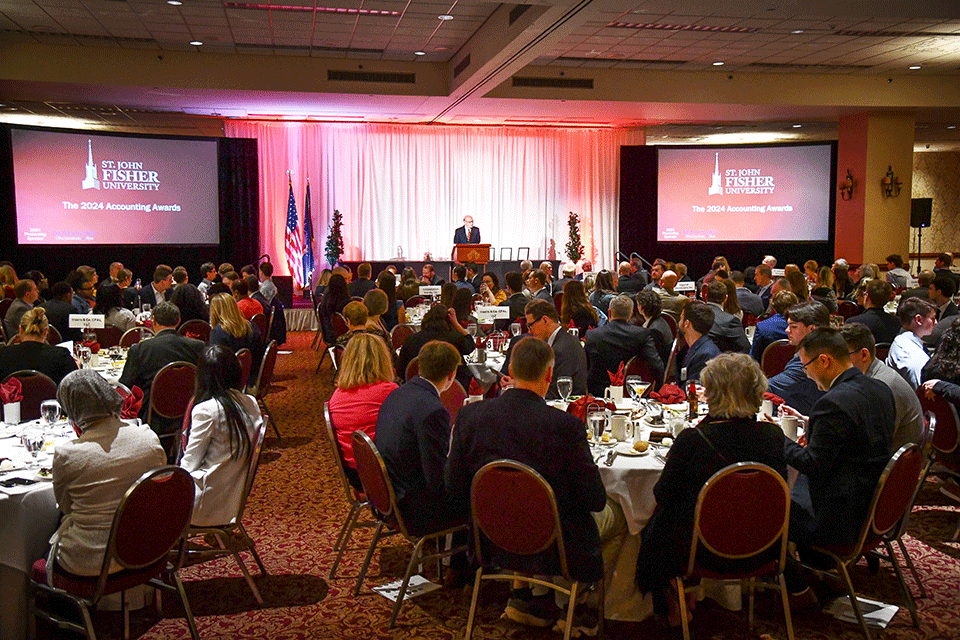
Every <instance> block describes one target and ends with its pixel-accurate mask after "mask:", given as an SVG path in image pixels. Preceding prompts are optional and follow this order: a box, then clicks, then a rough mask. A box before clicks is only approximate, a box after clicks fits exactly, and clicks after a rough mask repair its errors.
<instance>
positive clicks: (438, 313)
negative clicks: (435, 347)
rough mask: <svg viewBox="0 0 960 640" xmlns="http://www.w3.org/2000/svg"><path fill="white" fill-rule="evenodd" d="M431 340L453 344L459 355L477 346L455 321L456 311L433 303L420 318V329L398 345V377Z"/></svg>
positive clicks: (471, 350) (465, 353) (402, 375)
mask: <svg viewBox="0 0 960 640" xmlns="http://www.w3.org/2000/svg"><path fill="white" fill-rule="evenodd" d="M432 340H441V341H443V342H446V343H448V344H451V345H453V347H454V348H455V349H456V350H457V352H458V353H460V354H461V355H467V354H469V353H473V350H474V349H476V348H477V345H476V343H475V342H474V341H473V338H472V337H471V336H470V334H469V333H467V330H466V329H464V328H463V327H462V326H461V325H460V323H459V322H457V314H456V312H455V311H454V310H453V309H448V308H447V307H445V306H443V305H442V304H437V305H434V306H433V307H431V308H430V310H429V311H427V312H426V313H425V314H424V315H423V318H422V319H421V320H420V331H417V332H416V333H414V334H413V335H411V336H410V337H409V338H407V340H406V341H405V342H404V343H403V346H402V347H400V355H398V356H397V376H398V377H400V378H403V377H404V373H405V372H406V370H407V365H408V364H410V361H411V360H413V359H414V358H416V357H417V355H418V354H419V353H420V349H421V347H423V345H425V344H427V343H428V342H430V341H432ZM468 382H469V381H468Z"/></svg>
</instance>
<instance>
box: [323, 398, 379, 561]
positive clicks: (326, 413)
mask: <svg viewBox="0 0 960 640" xmlns="http://www.w3.org/2000/svg"><path fill="white" fill-rule="evenodd" d="M323 420H324V422H326V427H327V429H326V431H327V442H329V443H330V451H331V452H332V453H333V459H334V461H335V462H336V463H337V471H338V472H339V475H340V483H341V484H342V485H343V494H344V496H346V498H347V504H349V505H350V512H349V513H348V514H347V519H346V520H344V521H343V524H342V525H341V526H340V533H339V534H338V535H337V541H336V543H335V544H334V545H333V550H334V551H336V552H337V557H336V559H335V560H334V561H333V566H332V567H330V576H329V579H330V580H333V579H334V578H335V577H336V574H337V567H339V566H340V560H341V559H342V558H343V553H344V551H346V550H347V545H348V544H350V538H351V536H353V530H354V529H356V528H357V527H373V526H376V522H374V521H372V520H368V521H363V522H358V521H357V520H358V518H359V517H360V514H362V513H364V508H365V507H367V506H368V505H367V496H366V494H364V493H363V492H362V491H357V490H356V489H355V488H354V487H353V485H352V484H350V480H348V479H347V472H346V464H345V463H344V461H343V451H342V450H341V448H340V441H339V440H337V432H336V428H335V427H334V424H333V418H332V417H331V415H330V405H329V403H327V402H324V403H323Z"/></svg>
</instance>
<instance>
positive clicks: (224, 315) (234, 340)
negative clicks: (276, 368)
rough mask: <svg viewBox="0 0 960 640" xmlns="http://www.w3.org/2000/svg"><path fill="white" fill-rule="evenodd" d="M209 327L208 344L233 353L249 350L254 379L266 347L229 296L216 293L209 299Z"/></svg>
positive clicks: (251, 374)
mask: <svg viewBox="0 0 960 640" xmlns="http://www.w3.org/2000/svg"><path fill="white" fill-rule="evenodd" d="M210 327H211V329H210V342H209V344H211V345H217V344H222V345H223V346H225V347H227V348H228V349H230V350H231V351H233V352H234V353H236V352H237V351H240V350H241V349H250V352H251V353H252V354H253V365H252V367H251V369H250V379H251V380H253V379H255V377H256V374H257V371H259V370H260V361H261V360H262V359H263V352H264V350H265V348H266V345H265V344H264V343H263V337H262V336H261V335H260V330H259V329H257V325H255V324H253V323H252V322H250V321H249V320H247V319H246V318H244V317H243V314H241V313H240V308H239V307H238V306H237V301H236V299H235V298H234V297H233V296H232V295H231V294H229V293H218V294H217V295H215V296H213V298H211V299H210Z"/></svg>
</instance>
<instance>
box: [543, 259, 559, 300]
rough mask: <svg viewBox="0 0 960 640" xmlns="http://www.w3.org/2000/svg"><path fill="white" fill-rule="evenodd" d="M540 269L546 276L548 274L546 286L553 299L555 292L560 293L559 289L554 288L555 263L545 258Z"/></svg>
mask: <svg viewBox="0 0 960 640" xmlns="http://www.w3.org/2000/svg"><path fill="white" fill-rule="evenodd" d="M539 270H540V271H542V272H543V275H544V276H546V280H545V281H544V286H545V287H546V289H547V293H549V294H550V299H551V300H552V299H553V294H555V293H560V292H559V291H556V290H554V288H553V284H554V280H553V263H552V262H550V261H549V260H544V261H543V262H541V263H540V267H539Z"/></svg>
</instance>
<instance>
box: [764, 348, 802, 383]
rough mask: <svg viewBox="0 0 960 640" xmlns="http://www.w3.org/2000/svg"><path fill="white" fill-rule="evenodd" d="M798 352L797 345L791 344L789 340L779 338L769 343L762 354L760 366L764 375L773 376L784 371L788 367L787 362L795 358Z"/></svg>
mask: <svg viewBox="0 0 960 640" xmlns="http://www.w3.org/2000/svg"><path fill="white" fill-rule="evenodd" d="M796 353H797V347H796V346H795V345H792V344H790V341H789V340H777V341H775V342H771V343H770V344H768V345H767V347H766V349H764V350H763V355H761V356H760V368H761V369H762V370H763V375H765V376H767V378H772V377H773V376H775V375H778V374H780V373H783V370H784V369H786V368H787V363H788V362H790V360H792V359H793V356H794V355H796Z"/></svg>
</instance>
